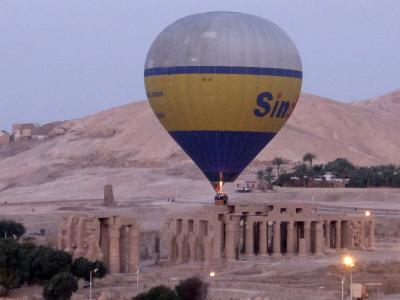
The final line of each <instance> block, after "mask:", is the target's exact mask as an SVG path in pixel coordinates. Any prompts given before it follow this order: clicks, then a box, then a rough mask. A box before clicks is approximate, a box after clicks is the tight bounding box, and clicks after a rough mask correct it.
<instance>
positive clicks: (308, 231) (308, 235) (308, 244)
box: [304, 221, 311, 254]
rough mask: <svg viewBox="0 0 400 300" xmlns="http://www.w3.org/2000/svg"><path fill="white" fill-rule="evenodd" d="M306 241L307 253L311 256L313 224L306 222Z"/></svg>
mask: <svg viewBox="0 0 400 300" xmlns="http://www.w3.org/2000/svg"><path fill="white" fill-rule="evenodd" d="M304 241H305V243H306V249H305V250H306V253H307V254H309V253H310V252H311V250H310V248H311V222H310V221H304Z"/></svg>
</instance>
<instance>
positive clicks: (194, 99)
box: [144, 12, 302, 190]
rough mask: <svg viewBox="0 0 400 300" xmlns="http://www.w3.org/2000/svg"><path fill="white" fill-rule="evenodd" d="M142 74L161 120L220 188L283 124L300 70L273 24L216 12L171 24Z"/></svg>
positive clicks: (293, 53)
mask: <svg viewBox="0 0 400 300" xmlns="http://www.w3.org/2000/svg"><path fill="white" fill-rule="evenodd" d="M144 77H145V86H146V92H147V97H148V99H149V101H150V105H151V107H152V109H153V110H154V112H155V114H156V116H157V118H158V119H159V121H160V122H161V124H162V125H163V126H164V128H165V129H166V130H167V131H168V132H169V134H170V135H171V136H172V137H173V138H174V140H175V141H176V142H177V143H178V144H179V145H180V146H181V147H182V149H183V150H184V151H185V152H186V153H187V154H188V155H189V156H190V157H191V158H192V159H193V161H194V162H195V163H196V164H197V166H198V167H199V168H200V169H201V170H202V172H203V173H204V174H205V175H206V176H207V178H208V180H209V181H210V182H211V184H212V185H214V187H216V190H218V186H219V182H220V181H222V182H229V181H234V180H235V179H236V178H237V177H238V175H239V174H240V173H241V172H242V171H243V169H244V168H245V167H246V166H247V165H248V164H249V163H250V162H251V161H252V160H253V159H254V157H255V156H256V155H257V154H258V153H259V152H260V151H261V150H262V149H263V148H264V147H265V145H266V144H268V143H269V142H270V141H271V140H272V139H273V137H274V136H275V135H276V134H277V132H278V131H279V130H280V129H281V128H282V126H283V125H284V124H285V122H286V121H287V119H288V118H289V116H290V115H291V113H292V111H293V109H294V107H295V105H296V103H297V100H298V97H299V95H300V89H301V81H302V68H301V60H300V57H299V54H298V52H297V49H296V47H295V45H294V44H293V42H292V41H291V39H290V38H289V37H288V36H287V35H286V33H285V32H284V31H283V30H282V29H280V28H279V27H278V26H276V25H275V24H273V23H271V22H269V21H267V20H265V19H263V18H260V17H256V16H253V15H248V14H243V13H233V12H211V13H202V14H196V15H191V16H188V17H185V18H183V19H180V20H178V21H176V22H175V23H173V24H171V25H169V26H168V27H166V28H165V29H164V30H163V31H162V32H161V33H160V34H159V35H158V36H157V38H156V39H155V41H154V42H153V44H152V45H151V48H150V50H149V52H148V54H147V58H146V62H145V70H144Z"/></svg>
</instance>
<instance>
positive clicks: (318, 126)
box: [0, 91, 400, 200]
mask: <svg viewBox="0 0 400 300" xmlns="http://www.w3.org/2000/svg"><path fill="white" fill-rule="evenodd" d="M399 95H400V91H397V92H393V93H390V94H388V95H385V96H383V97H380V98H377V99H373V100H367V101H364V102H358V103H354V104H346V103H341V102H336V101H332V100H329V99H325V98H321V97H318V96H314V95H309V94H303V95H302V96H301V99H300V100H299V104H298V106H297V107H296V109H295V111H294V113H293V115H292V117H291V119H290V120H289V122H288V123H287V124H286V126H285V127H284V128H283V129H282V130H281V132H280V133H279V134H278V135H277V137H276V138H275V139H274V140H273V141H272V142H271V143H270V144H269V145H268V146H267V147H266V148H265V149H264V150H263V151H262V152H261V153H260V154H259V156H258V157H257V158H256V160H257V161H258V162H259V161H267V160H271V159H272V158H273V157H275V156H282V157H284V158H287V159H290V160H293V161H297V160H300V159H301V157H302V155H303V154H304V153H305V152H309V151H312V152H315V153H317V154H318V156H319V161H320V162H326V161H327V160H331V159H334V158H337V157H347V158H349V159H350V160H351V161H352V162H353V163H356V164H363V165H370V164H381V163H396V164H398V163H399V162H400V151H398V149H400V134H399V130H400V118H398V112H400V101H399V99H400V98H399ZM53 135H54V138H52V139H50V140H49V141H47V142H45V143H43V144H40V145H37V146H35V147H33V148H32V149H29V150H27V151H25V152H22V153H19V154H18V155H15V156H12V157H8V158H4V159H1V160H0V171H1V172H0V200H3V199H12V198H13V197H14V196H15V195H16V193H17V194H18V197H24V198H30V197H39V196H38V195H39V194H40V197H44V198H48V197H52V196H54V195H57V197H58V198H69V197H79V196H85V197H91V196H94V195H96V196H101V187H102V186H101V185H102V184H103V183H106V182H116V181H117V182H119V183H121V185H123V183H125V184H126V188H128V187H131V188H133V185H134V184H133V183H132V181H133V180H135V182H136V183H137V182H140V184H139V183H137V184H138V186H137V189H139V188H142V187H143V186H144V185H145V184H146V183H149V182H167V181H168V178H171V176H174V177H175V178H176V177H179V176H181V177H184V178H185V180H195V181H201V185H200V186H201V187H205V186H207V185H206V182H205V179H204V177H202V175H201V174H200V173H199V172H198V170H197V169H196V168H195V167H194V166H193V164H192V162H191V161H190V159H189V158H188V157H187V156H186V155H185V154H184V153H183V151H182V150H180V149H179V147H178V146H177V145H176V144H175V142H174V141H173V140H172V139H171V138H170V137H169V136H168V134H167V133H166V132H165V131H164V129H163V128H162V127H161V125H160V124H159V123H158V121H157V119H156V118H155V117H154V116H153V113H152V111H151V109H150V107H149V105H148V103H147V101H140V102H135V103H132V104H129V105H125V106H121V107H117V108H113V109H110V110H107V111H103V112H100V113H97V114H95V115H92V116H89V117H86V118H83V119H79V120H73V121H68V122H64V123H62V124H61V125H60V126H59V127H57V128H55V129H54V131H53ZM144 170H149V172H150V170H151V172H150V173H149V172H147V173H146V172H145V171H144ZM157 170H158V171H157ZM143 172H145V173H146V174H147V175H143V174H144V173H143ZM142 173H143V174H142ZM139 174H142V175H139ZM151 174H153V175H154V174H157V176H158V177H157V178H154V177H152V176H153V175H151ZM29 187H30V188H29ZM52 189H54V193H52V192H51V191H52ZM94 189H96V193H94V192H93V190H94ZM135 189H136V188H135ZM135 189H134V190H135ZM85 191H86V193H85ZM131 192H132V190H131ZM135 193H136V190H135ZM61 194H62V195H61ZM35 195H36V196H35Z"/></svg>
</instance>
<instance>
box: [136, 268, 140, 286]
mask: <svg viewBox="0 0 400 300" xmlns="http://www.w3.org/2000/svg"><path fill="white" fill-rule="evenodd" d="M139 273H140V268H137V270H136V288H137V289H138V288H139Z"/></svg>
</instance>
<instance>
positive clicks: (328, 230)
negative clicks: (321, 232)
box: [325, 221, 331, 249]
mask: <svg viewBox="0 0 400 300" xmlns="http://www.w3.org/2000/svg"><path fill="white" fill-rule="evenodd" d="M325 248H326V249H330V248H331V221H325Z"/></svg>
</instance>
